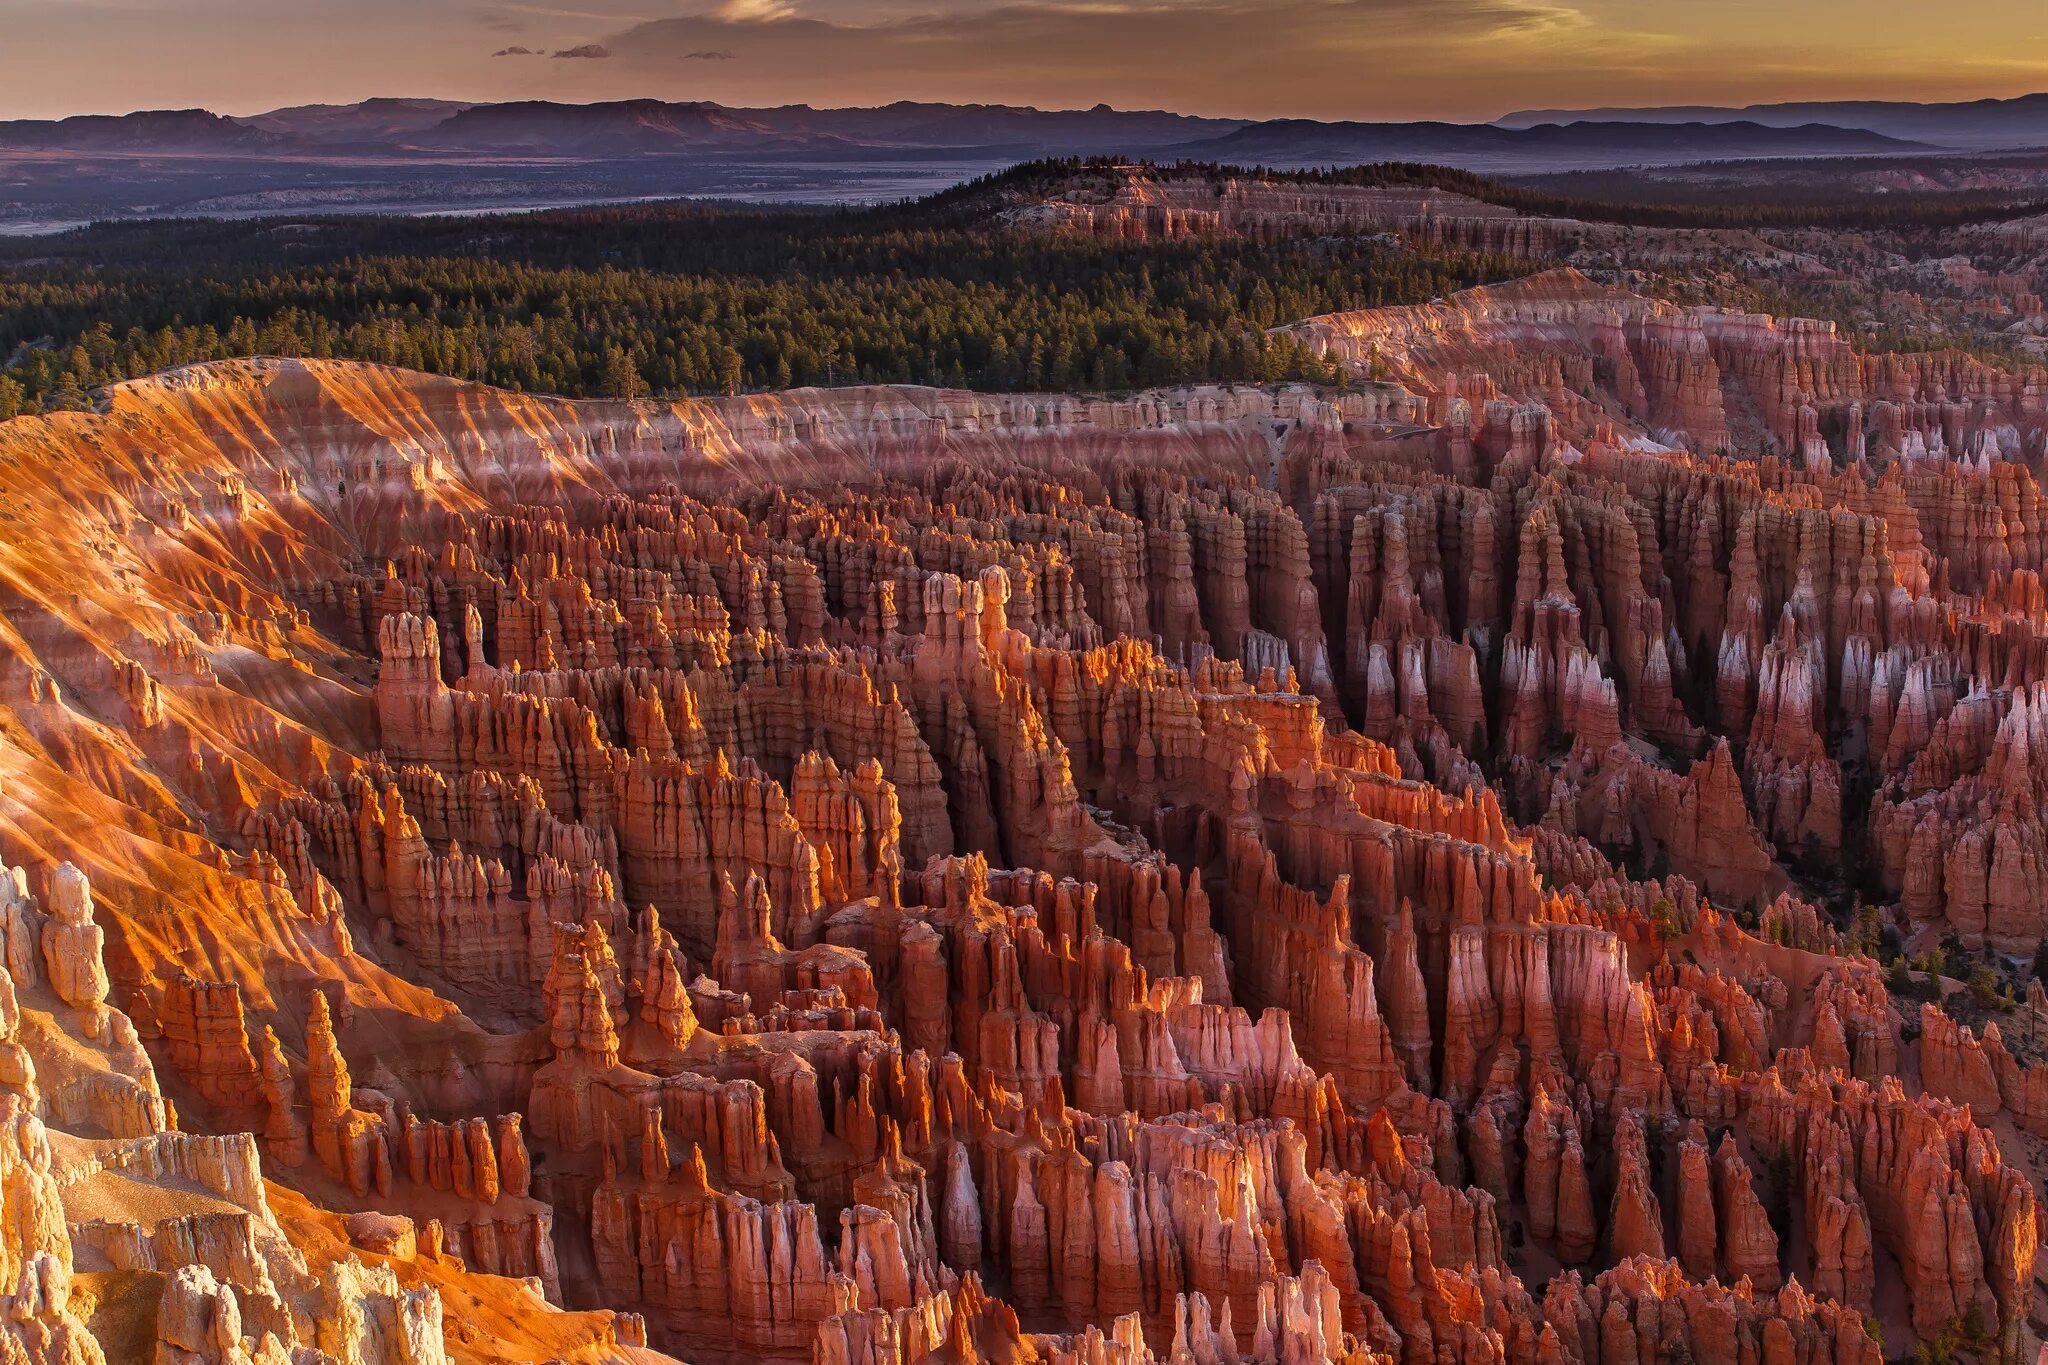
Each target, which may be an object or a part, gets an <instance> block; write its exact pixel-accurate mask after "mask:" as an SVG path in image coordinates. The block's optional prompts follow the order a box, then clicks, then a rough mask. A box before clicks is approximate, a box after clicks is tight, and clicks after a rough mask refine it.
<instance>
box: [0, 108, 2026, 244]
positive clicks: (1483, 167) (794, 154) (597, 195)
mask: <svg viewBox="0 0 2048 1365" xmlns="http://www.w3.org/2000/svg"><path fill="white" fill-rule="evenodd" d="M1980 145H1981V146H1984V147H1989V148H2008V147H2019V146H2032V145H2041V146H2048V95H2039V96H2030V97H2028V98H2026V99H2021V100H2004V101H1983V102H1980V103H1977V104H1969V105H1907V104H1882V103H1867V104H1842V105H1771V106H1759V107H1757V108H1754V109H1746V110H1727V109H1649V110H1618V109H1600V110H1570V111H1554V112H1551V113H1522V114H1514V115H1510V116H1509V117H1507V118H1506V119H1502V120H1499V121H1496V122H1494V123H1428V122H1424V123H1357V122H1319V121H1316V120H1312V119H1271V120H1263V121H1252V120H1246V119H1219V118H1197V117H1192V116H1189V115H1185V114H1174V113H1167V112H1162V111H1158V110H1124V109H1112V108H1110V107H1109V106H1108V105H1097V106H1095V107H1094V108H1092V109H1065V110H1046V109H1033V108H1029V107H1024V106H1018V105H1001V104H930V103H917V102H910V101H905V102H901V103H897V104H889V105H883V106H880V107H878V108H866V109H814V108H812V107H810V106H809V105H802V104H793V105H782V106H778V107H774V108H762V109H742V108H729V107H726V106H723V105H718V104H710V103H702V102H697V103H673V102H667V101H662V100H614V101H609V102H606V103H599V104H560V103H553V102H548V101H522V102H514V103H494V104H470V103H464V102H462V101H457V100H434V99H373V100H364V101H362V102H361V103H358V104H309V105H300V106H297V107H293V108H288V109H276V110H272V111H271V112H269V113H267V114H256V115H251V116H247V117H226V116H223V115H220V114H215V113H210V112H208V111H206V110H203V109H182V110H151V111H146V112H142V113H135V114H125V115H92V116H83V117H78V118H68V119H58V120H40V121H21V122H13V123H8V122H0V169H4V171H5V178H6V186H7V188H6V191H5V192H4V193H0V232H47V231H52V230H56V229H61V228H64V227H70V226H75V225H78V224H81V223H85V222H90V221H93V220H95V219H100V218H133V217H151V216H159V217H160V216H199V215H209V216H227V217H248V216H257V215H269V214H284V213H301V212H325V213H365V212H377V213H441V212H450V211H463V212H490V211H503V210H510V209H526V208H545V207H560V206H565V205H573V204H591V203H609V202H619V201H625V200H637V199H668V198H684V197H696V198H713V199H742V200H749V201H755V202H780V203H852V202H876V201H885V200H896V199H904V198H911V197H915V196H917V195H920V194H926V193H930V192H932V191H934V190H938V189H943V188H945V187H946V186H948V185H953V184H957V183H959V182H961V181H963V180H966V179H970V178H972V177H974V176H977V175H982V174H986V173H988V172H992V171H996V170H1000V169H1002V168H1004V167H1006V166H1010V165H1014V164H1015V163H1017V162H1020V161H1029V160H1036V159H1040V158H1045V157H1058V156H1122V157H1130V158H1146V159H1150V160H1154V161H1162V162H1166V161H1202V162H1214V163H1218V164H1227V165H1245V166H1266V167H1271V168H1275V169H1297V168H1303V167H1313V166H1330V165H1356V164H1359V163H1361V162H1371V161H1421V162H1433V163H1436V164H1439V165H1445V166H1453V167H1458V168H1461V169H1464V170H1471V171H1479V172H1482V173H1486V174H1492V175H1541V174H1550V173H1563V172H1573V171H1611V170H1616V169H1620V168H1638V167H1642V168H1651V167H1687V166H1691V165H1694V164H1697V163H1701V162H1709V161H1719V162H1731V161H1762V160H1766V159H1769V160H1773V161H1795V160H1799V159H1803V158H1815V157H1830V158H1839V157H1894V158H1904V157H1907V156H1908V155H1909V154H1910V155H1918V156H1921V157H1925V156H1928V155H1941V156H1946V155H1949V154H1951V153H1952V152H1954V151H1955V150H1956V149H1959V148H1973V147H1977V146H1980Z"/></svg>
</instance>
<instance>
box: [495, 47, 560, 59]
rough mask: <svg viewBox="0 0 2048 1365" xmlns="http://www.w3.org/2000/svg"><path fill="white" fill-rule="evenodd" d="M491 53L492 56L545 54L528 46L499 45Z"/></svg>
mask: <svg viewBox="0 0 2048 1365" xmlns="http://www.w3.org/2000/svg"><path fill="white" fill-rule="evenodd" d="M491 55H492V56H493V57H542V56H545V55H547V54H545V53H543V52H540V51H538V50H536V49H534V48H530V47H501V48H499V49H498V50H497V51H496V52H493V53H492V54H491Z"/></svg>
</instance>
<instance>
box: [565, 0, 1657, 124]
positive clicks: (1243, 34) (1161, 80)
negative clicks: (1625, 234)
mask: <svg viewBox="0 0 2048 1365" xmlns="http://www.w3.org/2000/svg"><path fill="white" fill-rule="evenodd" d="M699 3H700V5H701V6H702V7H701V8H699V9H698V10H697V11H696V12H694V13H691V14H685V15H681V16H676V17H668V18H661V19H654V20H649V21H647V22H644V23H640V24H636V25H634V26H632V27H630V28H628V29H626V30H625V31H623V32H620V33H615V34H612V35H609V36H608V37H607V38H606V40H605V41H606V42H608V43H609V44H610V45H611V46H612V48H613V49H614V50H615V51H616V52H617V53H618V54H619V62H620V64H621V65H622V66H624V67H626V68H627V69H628V70H630V71H632V72H634V73H636V74H638V75H641V76H643V77H644V78H645V79H648V80H651V81H660V80H661V79H662V78H663V73H664V72H666V73H670V74H672V73H674V72H675V70H676V67H677V64H678V63H680V62H682V61H686V60H691V59H692V57H693V54H697V53H703V52H716V51H741V52H745V53H746V54H747V58H748V60H747V63H746V67H747V70H748V71H749V73H769V74H764V75H760V76H757V77H753V78H750V80H749V81H748V83H747V85H746V86H745V87H744V91H743V93H742V92H741V90H739V89H738V88H735V90H734V96H735V97H742V98H751V99H755V100H759V101H762V102H771V101H776V100H791V101H803V102H807V103H821V102H844V103H873V102H877V101H878V100H879V101H881V102H886V101H887V100H888V99H894V98H908V99H926V100H952V101H961V102H969V103H982V102H1003V103H1016V104H1035V105H1038V106H1040V107H1047V106H1052V105H1065V106H1068V107H1086V106H1088V105H1093V104H1095V103H1097V102H1099V101H1104V100H1107V101H1109V102H1111V103H1113V104H1115V105H1117V106H1118V107H1121V108H1133V107H1136V108H1162V107H1163V108H1170V109H1179V110H1185V111H1189V112H1199V113H1206V114H1237V115H1243V116H1268V115H1277V114H1300V115H1309V116H1318V115H1319V116H1323V117H1357V118H1370V117H1393V118H1400V117H1409V118H1426V117H1471V116H1472V115H1473V114H1475V113H1477V112H1478V111H1477V110H1475V109H1473V108H1472V106H1473V104H1474V102H1475V92H1476V91H1487V90H1490V89H1492V87H1494V86H1495V84H1496V83H1500V84H1502V85H1512V84H1516V83H1520V84H1527V83H1529V81H1530V76H1531V73H1533V72H1542V73H1544V74H1545V76H1546V78H1547V79H1548V81H1549V82H1550V83H1551V84H1553V85H1557V84H1566V83H1568V79H1569V76H1570V75H1571V74H1572V73H1578V74H1583V75H1586V76H1587V77H1588V78H1589V79H1590V78H1591V75H1592V74H1593V73H1597V72H1598V71H1599V70H1601V69H1602V68H1603V66H1604V65H1605V64H1608V63H1613V62H1616V61H1624V60H1626V61H1629V62H1635V63H1642V62H1647V61H1650V60H1653V59H1654V57H1655V56H1656V55H1658V53H1659V52H1660V49H1659V47H1658V40H1657V36H1656V35H1650V34H1642V33H1638V32H1633V31H1631V30H1630V29H1629V28H1628V27H1627V26H1624V25H1620V24H1615V23H1612V22H1605V23H1603V22H1598V21H1596V20H1594V19H1593V18H1590V17H1589V13H1588V7H1591V6H1594V5H1597V4H1601V3H1604V0H699ZM1139 53H1142V54H1143V59H1142V60H1133V54H1139ZM777 73H779V74H777ZM1514 98H1515V96H1514V95H1513V94H1508V93H1505V91H1503V92H1502V93H1499V94H1495V95H1494V96H1493V99H1504V100H1509V101H1512V100H1513V99H1514ZM1222 101H1227V102H1228V104H1227V105H1223V106H1222V107H1219V105H1220V104H1221V102H1222ZM1488 102H1489V103H1492V102H1493V100H1492V99H1489V100H1488ZM1502 107H1503V108H1504V107H1506V106H1505V105H1503V106H1502ZM1494 112H1498V111H1497V110H1496V111H1494ZM1489 116H1490V115H1489Z"/></svg>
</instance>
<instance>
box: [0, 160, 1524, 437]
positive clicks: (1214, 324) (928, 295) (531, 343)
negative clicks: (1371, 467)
mask: <svg viewBox="0 0 2048 1365" xmlns="http://www.w3.org/2000/svg"><path fill="white" fill-rule="evenodd" d="M1028 169H1029V171H1030V173H1036V174H1044V173H1048V172H1047V170H1046V168H1028ZM998 182H1000V183H998ZM1015 183H1017V182H1016V178H1015V173H1012V176H1010V177H998V178H996V181H991V182H979V183H977V184H976V185H971V186H966V187H963V188H962V189H961V190H958V191H953V192H949V193H947V194H943V195H939V196H936V197H934V198H933V199H930V200H926V201H923V202H922V203H919V204H911V205H898V206H890V207H886V208H882V209H876V210H868V211H860V212H835V213H815V212H776V213H768V212H758V211H749V210H738V209H709V208H704V207H700V206H688V205H660V206H654V205H641V206H632V207H626V208H616V209H597V210H580V211H565V212H556V213H545V214H534V215H525V216H518V217H499V218H476V219H405V218H328V219H299V220H293V221H291V222H280V221H275V220H273V221H256V222H241V223H227V222H215V221H185V222H167V223H166V222H159V223H149V224H118V225H105V226H101V227H95V228H89V229H85V230H82V231H80V232H77V233H72V234H67V235H66V236H64V237H60V238H50V239H40V240H33V241H16V242H12V243H7V244H5V245H4V246H0V364H4V365H5V366H6V368H5V369H4V370H0V415H6V414H11V413H13V412H19V411H24V410H30V409H35V408H44V407H66V406H77V405H80V404H82V403H84V402H85V401H86V394H87V393H89V391H90V390H91V389H93V388H94V387H96V386H98V385H101V384H104V383H107V382H109V381H112V380H117V379H122V378H128V377H133V376H136V375H141V374H147V373H151V372H154V371H157V370H161V369H164V368H168V367H171V366H176V365H183V364H190V363H194V362H198V361H206V360H216V359H223V358H229V357H235V356H246V355H257V354H262V355H288V356H292V355H296V356H320V357H337V358H346V359H356V360H370V361H379V362H384V363H389V364H395V365H404V366H411V367H415V368H419V369H423V370H429V371H433V372H437V373H442V374H448V375H454V376H457V377H461V378H466V379H475V380H480V381H483V382H486V383H490V384H497V385H502V386H505V387H508V388H514V389H521V390H529V391H539V392H550V393H561V394H567V395H571V396H579V397H589V396H639V395H649V394H652V395H669V394H701V393H735V392H742V391H746V390H751V389H765V388H783V387H788V386H791V385H804V384H826V385H831V384H848V383H862V382H890V383H930V384H954V385H969V386H973V387H976V388H984V389H990V390H1018V389H1087V390H1097V391H1106V392H1115V391H1120V390H1127V389H1132V388H1140V387H1146V386H1151V385H1159V384H1171V383H1181V382H1190V381H1197V380H1220V381H1230V382H1239V381H1242V382H1267V381H1273V380H1282V379H1309V380H1317V381H1330V380H1333V379H1335V377H1336V376H1335V375H1334V373H1333V372H1332V371H1331V370H1330V369H1329V367H1328V366H1326V365H1325V364H1324V363H1323V362H1321V361H1320V360H1318V359H1317V358H1316V357H1315V356H1314V355H1313V354H1311V353H1309V352H1308V351H1307V350H1305V349H1304V348H1303V347H1302V346H1301V345H1300V344H1299V343H1298V342H1296V341H1294V340H1292V339H1290V338H1272V337H1268V336H1267V335H1266V334H1265V329H1266V328H1269V327H1271V326H1273V325H1275V324H1277V323H1281V322H1285V321H1291V320H1293V319H1296V318H1301V317H1306V316H1309V315H1312V314H1315V313H1322V312H1329V311H1333V310H1337V309H1346V308H1362V307H1371V306H1377V305H1382V304H1391V303H1414V302H1422V301H1426V300H1428V299H1430V298H1433V297H1436V296H1439V295H1443V294H1447V293H1450V292H1452V291H1455V290H1458V289H1462V288H1465V287H1468V286H1470V285H1474V284H1479V283H1483V282H1486V281H1490V280H1498V279H1504V278H1511V277H1513V276H1515V275H1518V274H1522V273H1526V272H1527V271H1528V270H1530V269H1533V268H1535V265H1534V263H1530V262H1523V261H1518V260H1515V259H1512V258H1509V257H1504V256H1488V255H1477V254H1473V253H1470V252H1464V251H1458V250H1455V249H1448V248H1436V247H1427V246H1420V245H1414V246H1410V245H1399V246H1397V245H1395V244H1393V243H1391V242H1390V241H1388V240H1386V239H1384V238H1372V237H1342V238H1326V239H1317V240H1304V241H1300V242H1294V243H1290V244H1287V245H1285V246H1283V247H1281V248H1278V249H1275V248H1273V247H1270V246H1259V245H1255V244H1252V243H1248V242H1230V241H1217V242H1174V243H1148V244H1137V243H1114V242H1104V241H1094V240H1081V239H1069V238H1057V237H1050V236H1046V235H1041V234H1032V233H1026V232H1021V231H1013V230H1008V229H1003V228H1000V227H997V226H994V225H993V224H992V223H991V221H990V219H989V216H988V214H987V212H986V204H987V202H988V195H989V193H990V191H991V189H992V188H994V189H998V190H1000V189H1002V188H1006V187H1010V186H1013V185H1014V184H1015Z"/></svg>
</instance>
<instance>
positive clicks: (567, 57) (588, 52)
mask: <svg viewBox="0 0 2048 1365" xmlns="http://www.w3.org/2000/svg"><path fill="white" fill-rule="evenodd" d="M553 55H554V58H555V60H556V61H558V62H559V61H585V62H601V61H605V60H608V59H609V58H610V57H611V55H612V50H611V49H610V48H608V47H606V46H605V45H604V44H603V43H584V44H583V45H582V46H580V47H565V48H563V49H562V50H561V51H559V52H556V53H554V54H553Z"/></svg>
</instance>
